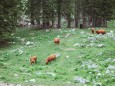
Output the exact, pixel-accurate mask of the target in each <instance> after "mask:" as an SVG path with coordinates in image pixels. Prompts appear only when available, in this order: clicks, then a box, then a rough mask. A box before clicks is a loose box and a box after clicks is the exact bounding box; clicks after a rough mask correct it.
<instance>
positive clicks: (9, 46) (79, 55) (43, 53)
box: [0, 28, 115, 86]
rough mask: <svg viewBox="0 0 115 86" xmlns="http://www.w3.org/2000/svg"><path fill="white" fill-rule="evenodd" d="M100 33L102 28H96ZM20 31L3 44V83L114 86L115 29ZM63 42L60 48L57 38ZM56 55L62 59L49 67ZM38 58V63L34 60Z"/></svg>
mask: <svg viewBox="0 0 115 86" xmlns="http://www.w3.org/2000/svg"><path fill="white" fill-rule="evenodd" d="M96 29H99V28H96ZM104 30H106V34H104V35H101V34H92V33H91V29H51V30H50V29H46V30H34V29H26V28H24V29H17V31H16V33H15V34H12V36H11V39H10V40H8V42H7V43H2V44H0V82H1V83H13V84H17V83H19V84H23V85H24V84H29V85H31V84H32V85H33V84H35V85H41V86H84V85H87V86H114V84H115V29H114V28H104ZM55 37H59V38H60V44H58V45H57V44H55V43H54V38H55ZM55 53H60V56H59V57H58V58H57V59H56V60H54V61H51V62H50V63H48V65H46V64H45V60H46V58H47V57H48V56H49V55H51V54H55ZM31 56H37V63H36V64H32V65H31V63H30V61H29V60H30V57H31Z"/></svg>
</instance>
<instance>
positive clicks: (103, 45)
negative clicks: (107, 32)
mask: <svg viewBox="0 0 115 86" xmlns="http://www.w3.org/2000/svg"><path fill="white" fill-rule="evenodd" d="M97 47H99V48H102V47H105V44H98V45H97Z"/></svg>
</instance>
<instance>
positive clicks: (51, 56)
mask: <svg viewBox="0 0 115 86" xmlns="http://www.w3.org/2000/svg"><path fill="white" fill-rule="evenodd" d="M55 59H56V55H55V54H52V55H50V56H48V57H47V59H46V64H48V63H49V62H51V61H52V60H55Z"/></svg>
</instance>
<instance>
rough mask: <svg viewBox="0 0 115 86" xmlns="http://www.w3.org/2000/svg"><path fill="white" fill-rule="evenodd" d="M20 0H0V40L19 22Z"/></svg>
mask: <svg viewBox="0 0 115 86" xmlns="http://www.w3.org/2000/svg"><path fill="white" fill-rule="evenodd" d="M18 3H19V1H18V0H0V24H1V25H0V40H2V39H5V38H6V37H8V36H9V35H10V34H11V33H12V32H13V31H14V30H15V26H16V23H17V14H18V11H17V9H18Z"/></svg>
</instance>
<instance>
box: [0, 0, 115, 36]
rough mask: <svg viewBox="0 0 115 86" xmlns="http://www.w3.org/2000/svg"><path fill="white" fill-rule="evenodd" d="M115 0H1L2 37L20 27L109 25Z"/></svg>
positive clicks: (114, 16) (114, 7) (114, 11)
mask: <svg viewBox="0 0 115 86" xmlns="http://www.w3.org/2000/svg"><path fill="white" fill-rule="evenodd" d="M114 3H115V0H1V1H0V24H1V25H0V38H4V37H7V36H9V35H10V34H9V33H11V32H13V31H15V27H17V26H29V25H31V26H34V27H36V28H38V29H39V28H40V29H45V28H54V27H55V28H61V27H62V26H63V25H62V22H64V23H63V24H65V25H66V27H67V28H73V27H74V28H77V27H82V28H86V27H107V21H109V20H113V19H114V18H115V5H114Z"/></svg>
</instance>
